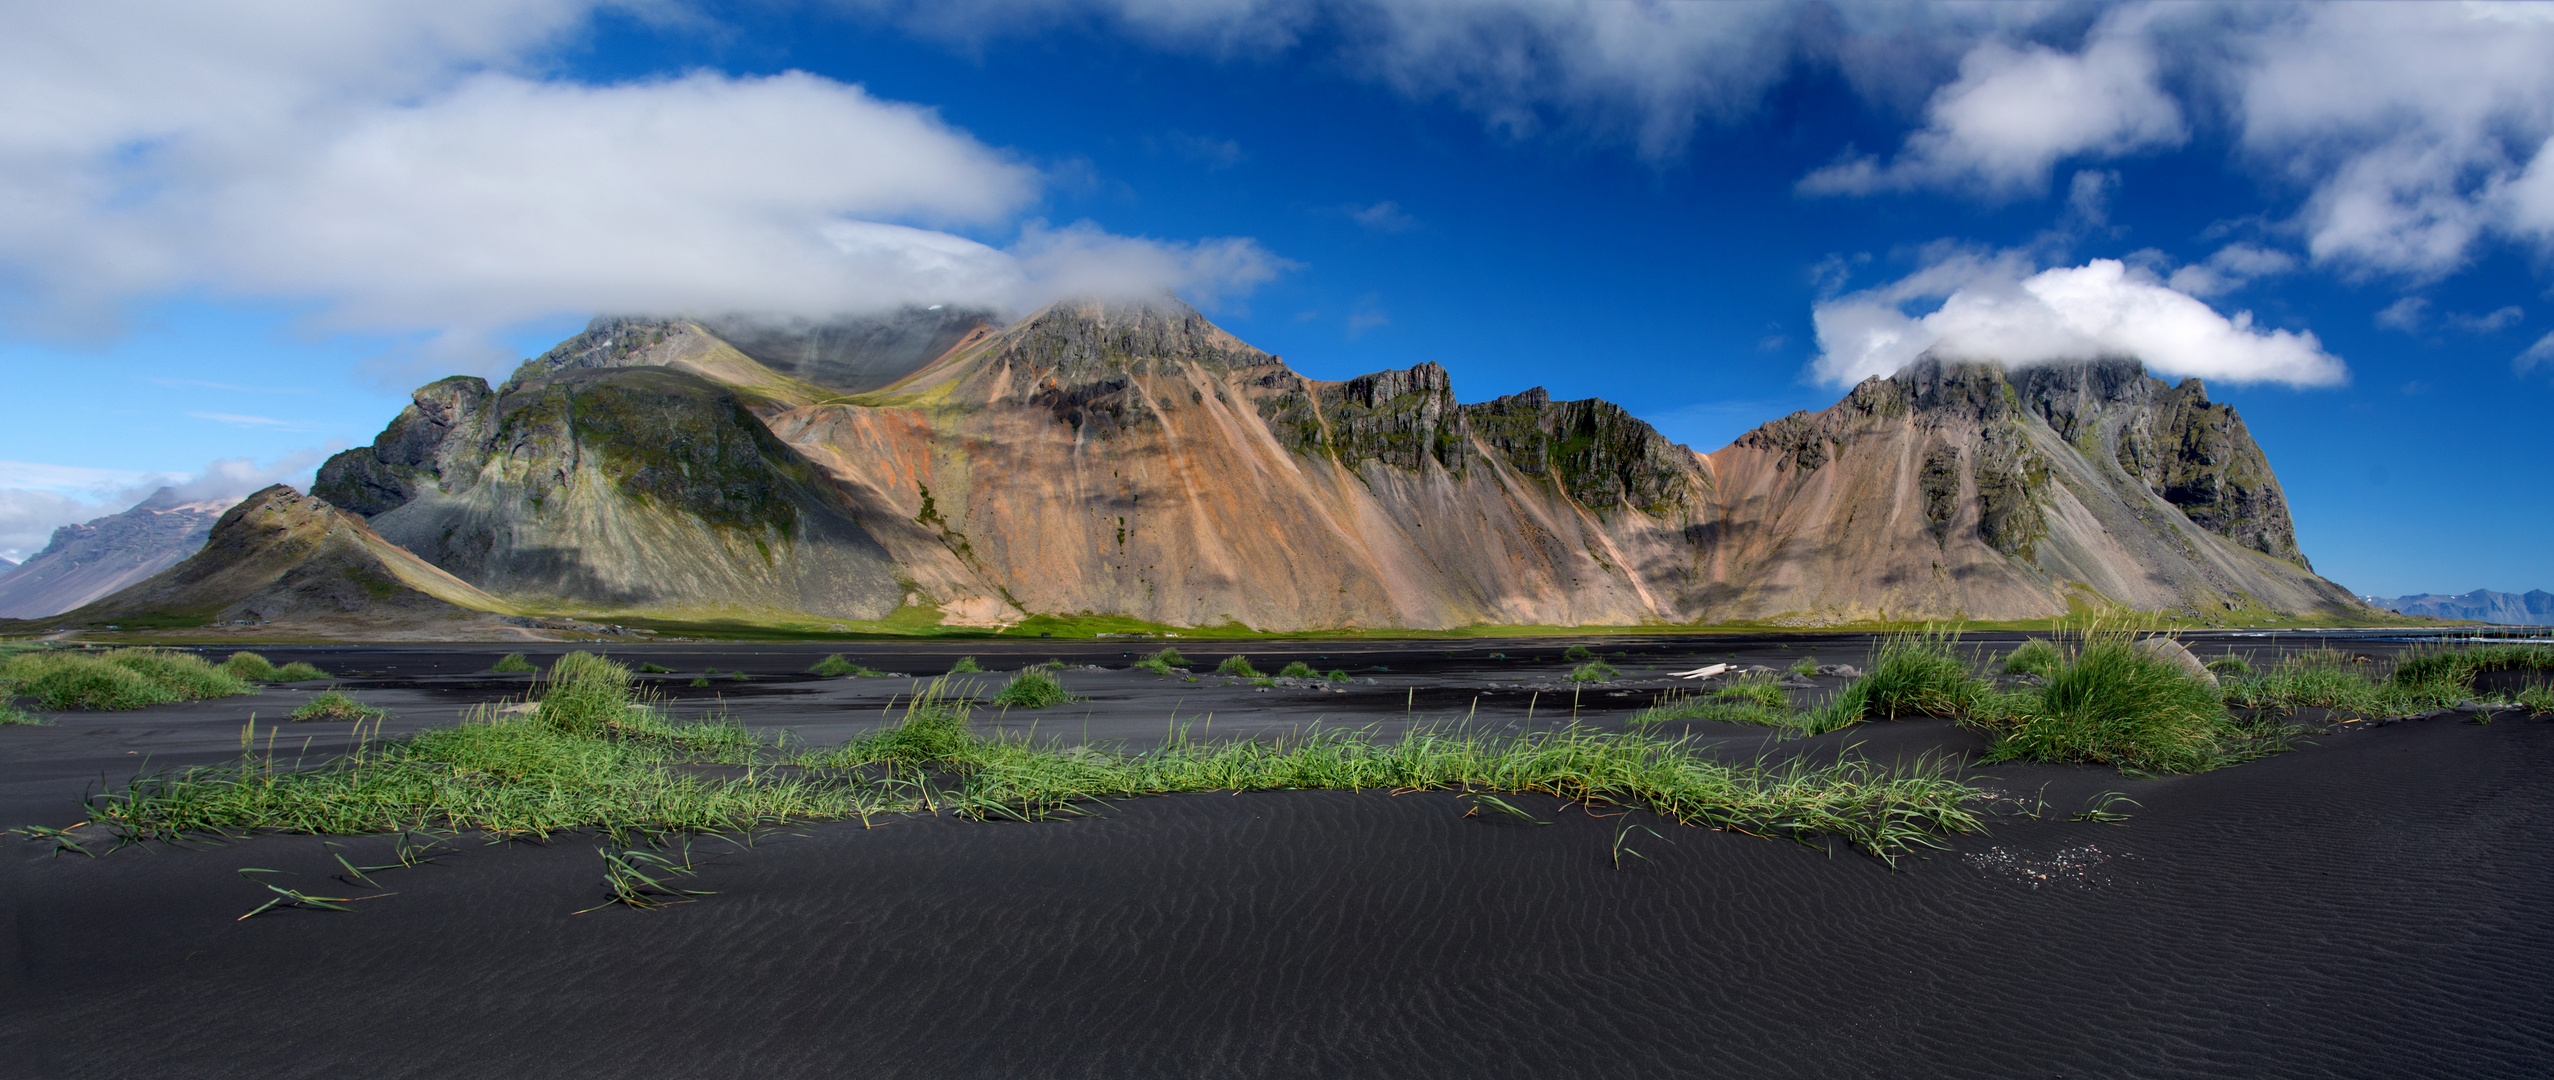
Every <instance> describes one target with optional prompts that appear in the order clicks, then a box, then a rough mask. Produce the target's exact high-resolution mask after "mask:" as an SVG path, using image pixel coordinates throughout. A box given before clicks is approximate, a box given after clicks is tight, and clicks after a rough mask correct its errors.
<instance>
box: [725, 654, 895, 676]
mask: <svg viewBox="0 0 2554 1080" xmlns="http://www.w3.org/2000/svg"><path fill="white" fill-rule="evenodd" d="M807 670H809V671H813V672H815V673H816V674H818V675H823V676H825V677H827V678H836V677H840V676H844V675H849V676H852V677H853V678H859V679H875V678H878V677H879V676H882V675H885V674H886V672H883V671H879V670H877V669H875V668H869V667H863V666H861V665H859V664H855V663H852V662H851V661H849V660H845V659H843V658H842V654H840V653H836V654H834V655H832V656H828V657H826V658H824V659H822V660H818V661H816V666H815V667H812V668H809V669H807ZM736 674H737V675H738V676H740V677H741V676H742V675H744V672H742V671H739V672H737V673H736Z"/></svg>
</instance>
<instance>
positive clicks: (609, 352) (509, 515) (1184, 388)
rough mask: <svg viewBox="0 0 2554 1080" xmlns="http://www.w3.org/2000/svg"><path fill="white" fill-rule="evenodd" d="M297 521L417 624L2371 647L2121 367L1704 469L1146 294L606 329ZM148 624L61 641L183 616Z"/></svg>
mask: <svg viewBox="0 0 2554 1080" xmlns="http://www.w3.org/2000/svg"><path fill="white" fill-rule="evenodd" d="M310 494H311V496H312V498H313V501H316V502H321V503H324V504H326V505H327V506H330V507H333V508H335V509H338V510H342V511H344V512H346V513H345V516H346V518H347V521H348V524H352V523H354V522H357V521H359V522H360V523H361V524H362V526H363V527H364V528H365V529H367V530H369V533H370V534H371V535H372V536H373V537H375V538H377V539H378V540H379V541H381V542H382V543H383V544H385V545H388V546H390V547H393V548H396V549H398V550H399V551H402V552H405V553H412V554H413V556H414V557H416V558H417V559H418V560H420V561H421V562H422V563H424V564H426V565H428V566H430V567H432V568H436V569H438V570H439V571H441V572H445V573H448V574H449V575H450V577H451V578H452V579H454V580H455V581H456V582H459V583H462V584H465V585H466V586H467V587H469V588H470V589H471V590H473V593H471V594H462V593H457V592H452V591H451V590H449V589H446V590H444V592H442V593H433V595H436V596H438V597H440V598H441V599H440V600H439V602H445V603H450V604H454V605H455V606H458V607H461V608H468V609H472V610H479V611H488V612H543V613H550V614H571V615H576V616H580V617H587V618H642V617H653V618H665V619H678V620H737V621H743V622H749V623H761V624H789V625H806V626H814V627H826V626H832V627H840V628H890V627H917V626H926V625H934V624H939V625H961V626H978V627H999V626H1010V625H1016V624H1019V623H1021V622H1023V621H1025V620H1029V619H1031V618H1033V617H1044V618H1049V619H1065V620H1073V619H1088V620H1104V621H1105V620H1117V621H1120V622H1122V623H1123V624H1126V625H1133V624H1149V625H1156V626H1170V627H1182V626H1186V627H1195V626H1222V625H1238V626H1242V627H1248V628H1251V629H1254V630H1264V631H1292V630H1316V629H1348V628H1373V629H1385V628H1413V629H1449V628H1459V627H1465V626H1482V625H1489V626H1499V625H1507V626H1535V625H1540V626H1569V625H1630V624H1693V623H1728V622H1757V623H1764V624H1771V625H1791V626H1810V625H1832V624H1837V623H1845V622H1854V621H1863V620H1917V619H1955V618H1967V619H2035V618H2047V617H2052V616H2060V615H2065V614H2067V613H2068V612H2070V611H2084V610H2106V609H2136V610H2142V611H2165V612H2180V613H2183V614H2186V615H2192V616H2218V617H2231V618H2240V619H2246V620H2257V619H2262V618H2267V617H2273V616H2282V617H2308V618H2362V617H2367V616H2369V615H2371V614H2373V611H2372V609H2369V608H2367V607H2365V606H2364V605H2363V604H2361V603H2360V602H2359V601H2358V600H2357V599H2356V598H2354V597H2352V596H2351V595H2350V594H2349V593H2348V592H2347V591H2346V590H2343V589H2341V588H2339V587H2338V586H2335V585H2333V584H2332V583H2331V582H2328V581H2325V580H2324V579H2322V578H2321V577H2319V576H2317V575H2316V574H2315V573H2314V572H2313V569H2312V567H2311V566H2310V565H2309V564H2308V562H2307V560H2306V558H2305V556H2304V555H2303V554H2302V553H2301V552H2300V551H2299V550H2298V548H2297V544H2296V539H2295V532H2294V528H2293V526H2292V525H2291V523H2290V520H2289V515H2288V509H2287V504H2286V501H2285V497H2284V495H2283V494H2282V493H2281V491H2280V489H2279V485H2278V481H2277V480H2276V478H2275V476H2274V475H2273V473H2272V471H2271V468H2270V466H2269V463H2268V461H2267V460H2266V458H2265V457H2264V455H2263V454H2262V452H2261V449H2260V447H2259V446H2257V445H2256V444H2255V443H2254V442H2253V440H2252V438H2251V436H2250V434H2249V433H2248V432H2247V431H2246V430H2245V428H2244V425H2243V421H2242V420H2241V418H2240V417H2238V416H2237V415H2236V414H2235V412H2234V411H2233V410H2232V409H2231V408H2229V407H2227V406H2226V405H2223V404H2220V403H2214V402H2211V401H2210V400H2209V398H2208V395H2207V390H2206V387H2205V386H2203V385H2202V384H2201V383H2200V382H2199V381H2198V380H2195V379H2194V380H2184V381H2182V382H2180V383H2178V384H2171V383H2166V382H2164V381H2162V380H2159V379H2156V378H2153V377H2152V376H2149V375H2148V374H2146V372H2145V371H2144V369H2143V368H2142V367H2141V366H2140V365H2139V364H2138V363H2137V362H2136V361H2134V360H2129V359H2121V358H2100V359H2092V360H2087V361H2082V362H2077V363H2070V364H2056V365H2041V366H2033V367H2027V368H2020V369H2015V370H2011V371H2008V370H2006V369H2004V368H2002V367H2001V366H1999V365H1995V364H1991V363H1964V362H1953V361H1948V360H1942V359H1937V358H1932V357H1927V358H1925V359H1923V360H1919V361H1918V362H1917V363H1915V364H1914V365H1911V366H1910V367H1909V368H1907V369H1906V370H1903V371H1901V372H1899V373H1897V374H1895V375H1893V376H1889V377H1887V378H1874V379H1871V380H1868V381H1866V382H1864V383H1862V384H1861V385H1859V386H1856V387H1854V388H1853V389H1852V390H1851V391H1850V392H1849V393H1848V394H1847V395H1846V396H1845V398H1844V400H1842V401H1841V402H1839V403H1838V404H1836V405H1835V406H1833V407H1831V408H1828V409H1826V410H1823V411H1819V412H1802V413H1795V414H1792V415H1791V416H1787V417H1784V418H1781V419H1779V420H1775V421H1773V422H1771V423H1768V424H1765V425H1763V426H1762V427H1759V428H1757V429H1755V430H1754V431H1751V432H1749V433H1747V434H1746V435H1744V436H1742V437H1741V438H1739V439H1738V440H1737V441H1735V442H1733V443H1732V444H1731V445H1729V446H1727V447H1724V448H1722V449H1720V450H1717V451H1715V452H1713V453H1710V454H1699V453H1696V452H1694V451H1692V450H1690V449H1688V448H1686V447H1683V446H1679V445H1676V444H1674V443H1671V442H1669V441H1668V440H1667V439H1665V438H1664V437H1662V436H1660V435H1659V434H1658V432H1657V431H1655V430H1654V429H1652V428H1651V427H1650V426H1649V425H1648V424H1646V423H1644V422H1642V421H1640V420H1639V419H1637V418H1635V417H1633V416H1632V415H1631V414H1630V413H1628V412H1626V411H1625V410H1624V409H1622V408H1621V407H1620V406H1617V405H1614V404H1611V403H1608V402H1605V401H1600V400H1593V399H1589V400H1579V401H1554V400H1552V399H1551V398H1550V397H1549V396H1548V395H1547V394H1545V393H1544V392H1543V391H1542V390H1540V389H1532V390H1527V391H1524V392H1522V393H1516V394H1510V395H1507V396H1503V397H1496V398H1492V399H1490V400H1487V401H1477V402H1473V403H1468V404H1467V403H1464V402H1463V401H1461V400H1460V399H1459V398H1458V397H1457V396H1456V393H1455V390H1454V386H1453V383H1452V379H1451V377H1450V376H1449V374H1448V373H1447V371H1446V370H1445V369H1444V368H1442V367H1440V366H1438V365H1436V364H1432V363H1430V364H1420V365H1417V366H1415V367H1411V368H1408V369H1404V370H1397V371H1384V372H1378V373H1375V374H1371V375H1365V376H1360V377H1358V378H1354V379H1348V380H1343V381H1328V380H1317V379H1309V378H1306V377H1304V376H1302V375H1300V374H1298V373H1297V372H1295V371H1294V370H1293V369H1291V368H1290V367H1288V366H1287V365H1286V364H1285V363H1284V362H1283V361H1282V360H1281V359H1280V358H1278V357H1276V356H1272V355H1269V354H1267V353H1264V352H1262V351H1260V350H1258V349H1256V348H1253V347H1251V346H1250V345H1248V344H1246V343H1244V342H1242V341H1240V340H1238V339H1236V338H1234V337H1232V336H1231V335H1230V334H1228V333H1226V332H1224V331H1223V330H1222V329H1221V328H1219V327H1217V326H1215V325H1214V324H1213V323H1212V322H1210V321H1209V320H1207V319H1206V318H1205V317H1204V316H1203V315H1201V314H1199V313H1198V312H1196V311H1194V310H1192V309H1190V308H1188V307H1187V306H1186V305H1183V304H1180V303H1178V302H1177V301H1172V300H1167V299H1165V300H1160V301H1154V302H1148V303H1098V302H1070V303H1060V304H1057V305H1053V306H1050V307H1048V308H1046V309H1044V310H1042V311H1039V312H1037V313H1035V314H1033V315H1031V316H1029V317H1027V318H1023V319H1020V320H1017V321H1015V322H1010V323H1008V324H1007V325H1006V324H1004V323H1002V322H1001V321H999V320H998V319H997V318H996V317H994V316H993V315H992V314H991V313H988V312H981V311H970V310H964V309H959V308H953V307H945V306H944V307H933V308H918V307H917V308H907V309H904V310H901V311H898V312H892V313H888V314H885V315H879V316H871V317H867V318H863V319H854V320H836V321H832V322H826V323H807V322H772V321H757V320H745V319H725V320H708V319H687V318H608V319H598V320H596V321H595V322H594V323H593V324H592V325H591V326H589V327H588V328H587V330H586V331H585V332H584V333H581V334H579V335H577V336H576V337H573V338H571V339H569V340H568V341H566V342H563V343H562V344H560V345H559V346H558V347H557V348H554V349H552V350H551V351H550V352H548V353H547V354H545V355H543V356H541V357H539V358H537V359H534V360H531V361H527V362H526V363H525V364H524V365H523V366H522V367H521V368H519V369H518V370H517V371H516V372H515V373H514V374H513V376H512V377H510V378H508V379H507V380H505V381H504V382H503V383H501V384H498V385H495V386H491V385H489V384H488V383H487V382H486V381H484V380H481V379H478V378H472V377H456V378H450V379H444V380H440V381H437V382H434V383H431V384H428V385H427V386H425V387H422V388H420V389H419V390H418V391H417V392H416V393H415V394H414V395H413V400H412V403H411V404H410V405H409V406H408V407H407V408H406V409H404V410H402V412H401V413H400V414H399V416H398V417H396V418H395V419H393V420H392V421H391V423H390V424H389V426H388V427H387V428H386V429H385V430H384V431H383V432H382V434H381V436H380V437H379V438H377V439H376V440H375V441H374V442H373V444H372V445H371V446H368V447H359V448H356V449H354V450H349V451H346V452H344V453H341V454H339V455H337V456H336V457H334V458H332V459H330V460H329V461H328V462H327V463H326V464H325V465H324V466H323V467H322V468H321V469H320V471H319V474H318V478H317V481H316V482H315V483H314V484H313V486H312V489H311V493H310ZM376 554H378V553H376ZM428 592H429V593H432V591H431V590H428ZM153 595H154V596H156V599H151V600H148V601H147V602H145V599H144V597H143V596H142V593H141V592H140V591H131V592H128V593H126V594H123V595H121V596H118V597H109V598H107V600H106V601H103V602H101V603H100V604H96V605H92V607H91V608H90V609H87V610H84V611H82V612H75V613H73V615H74V616H79V617H98V618H103V617H105V616H107V615H108V614H111V613H112V612H115V611H123V610H128V609H135V608H136V605H141V606H144V607H148V606H151V605H158V606H159V607H163V608H165V607H168V606H170V605H173V604H178V603H179V602H180V600H181V599H182V598H180V597H177V596H176V595H175V594H172V593H168V592H166V591H165V590H164V591H163V592H161V593H158V594H153ZM483 598H484V599H483ZM184 603H185V604H186V605H189V610H197V611H207V610H210V607H209V606H208V605H210V599H207V598H200V597H199V598H196V599H193V600H185V601H184ZM225 610H228V609H225ZM268 617H270V618H271V617H272V616H268Z"/></svg>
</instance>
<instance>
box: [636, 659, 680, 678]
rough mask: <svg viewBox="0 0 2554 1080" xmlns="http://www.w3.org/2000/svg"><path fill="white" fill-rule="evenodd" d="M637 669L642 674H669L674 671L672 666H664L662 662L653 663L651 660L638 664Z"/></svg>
mask: <svg viewBox="0 0 2554 1080" xmlns="http://www.w3.org/2000/svg"><path fill="white" fill-rule="evenodd" d="M638 669H639V673H640V674H643V675H671V674H673V673H674V669H673V668H670V667H666V666H665V665H663V664H659V663H655V662H653V661H651V662H648V663H644V664H640V665H639V666H638Z"/></svg>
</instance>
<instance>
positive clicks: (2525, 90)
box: [2231, 4, 2554, 279]
mask: <svg viewBox="0 0 2554 1080" xmlns="http://www.w3.org/2000/svg"><path fill="white" fill-rule="evenodd" d="M2271 10H2279V11H2280V12H2281V14H2280V16H2279V17H2277V18H2275V19H2273V20H2271V21H2270V23H2269V24H2267V25H2264V26H2262V27H2259V28H2258V29H2257V30H2256V31H2255V32H2252V33H2250V34H2247V35H2245V36H2244V37H2243V38H2242V39H2241V41H2240V44H2239V46H2238V48H2237V49H2236V57H2237V63H2238V67H2237V69H2236V70H2235V71H2233V72H2232V73H2231V78H2232V80H2233V82H2234V93H2235V103H2234V107H2235V111H2236V119H2237V121H2238V122H2239V123H2240V124H2241V126H2242V131H2243V139H2244V143H2245V145H2246V146H2247V148H2248V149H2249V150H2251V151H2252V152H2253V154H2254V155H2255V156H2256V157H2257V158H2258V159H2259V160H2261V161H2263V162H2266V163H2270V164H2272V165H2273V166H2274V167H2275V168H2276V169H2279V170H2281V171H2285V172H2287V173H2288V174H2289V175H2290V176H2291V177H2293V178H2294V179H2295V180H2296V181H2297V182H2299V183H2300V184H2302V185H2304V186H2305V187H2306V188H2307V189H2308V191H2309V192H2310V194H2309V195H2308V198H2307V202H2306V206H2305V209H2304V214H2303V217H2302V224H2303V226H2304V228H2305V230H2306V232H2307V236H2308V248H2309V250H2310V251H2312V252H2313V254H2314V257H2315V258H2316V260H2317V261H2319V262H2325V263H2331V264H2334V265H2337V266H2340V267H2343V268H2346V269H2350V270H2354V271H2377V272H2387V273H2397V274H2403V275H2407V276H2411V277H2414V278H2419V279H2428V278H2436V277H2439V276H2441V275H2444V274H2447V273H2449V272H2452V271H2454V270H2456V269H2457V268H2459V267H2461V266H2463V265H2464V263H2465V261H2466V259H2467V258H2468V257H2469V253H2470V252H2471V250H2472V249H2473V247H2474V245H2475V244H2476V243H2477V242H2478V241H2479V240H2480V239H2481V238H2483V237H2485V236H2487V235H2490V234H2492V233H2495V232H2500V231H2508V232H2512V233H2515V234H2518V235H2522V236H2531V237H2533V238H2535V239H2536V240H2537V241H2539V242H2540V243H2544V242H2554V176H2549V175H2548V173H2549V172H2554V163H2549V162H2548V161H2547V160H2546V158H2545V153H2544V150H2545V147H2546V146H2547V145H2548V144H2547V142H2546V140H2547V138H2548V136H2549V134H2554V20H2549V19H2547V18H2546V17H2545V15H2546V13H2547V9H2545V8H2544V7H2543V6H2542V5H2534V6H2517V7H2504V6H2495V5H2478V4H2463V5H2457V4H2328V5H2308V6H2301V7H2297V8H2293V9H2271Z"/></svg>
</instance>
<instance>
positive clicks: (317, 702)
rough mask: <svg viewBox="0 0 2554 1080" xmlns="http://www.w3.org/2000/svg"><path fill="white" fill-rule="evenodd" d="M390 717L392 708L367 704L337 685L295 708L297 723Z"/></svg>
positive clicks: (294, 715)
mask: <svg viewBox="0 0 2554 1080" xmlns="http://www.w3.org/2000/svg"><path fill="white" fill-rule="evenodd" d="M389 717H390V710H388V709H384V708H381V707H380V706H377V705H366V704H364V703H363V702H360V701H357V700H355V699H354V697H353V696H351V695H349V694H347V693H346V692H345V691H343V690H339V689H336V688H335V687H331V688H329V689H326V690H322V691H320V692H319V694H318V696H316V697H313V698H311V699H310V700H309V701H307V702H304V703H303V704H302V707H301V708H298V709H295V710H293V720H294V721H295V722H297V723H307V722H309V721H313V720H386V719H389Z"/></svg>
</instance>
